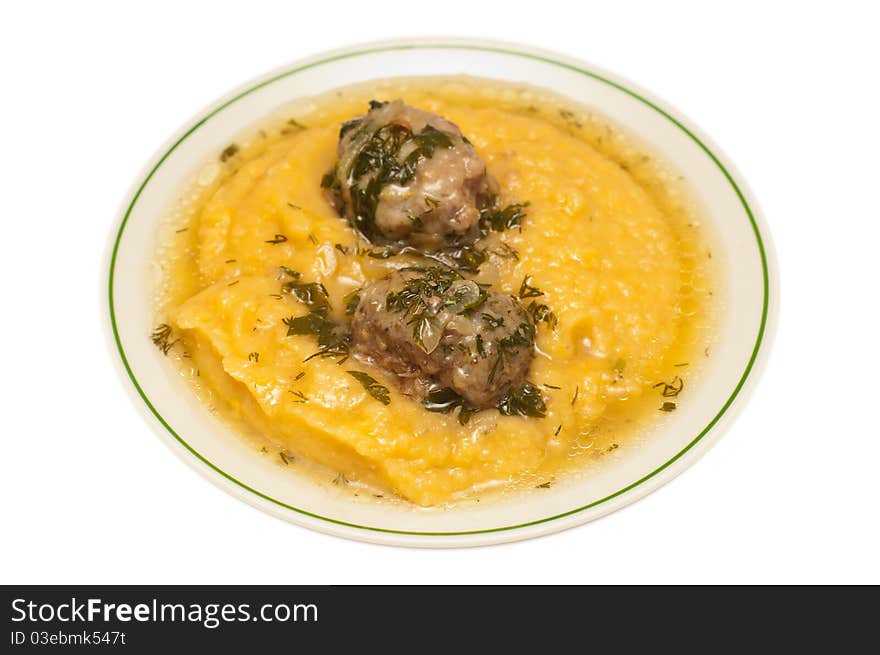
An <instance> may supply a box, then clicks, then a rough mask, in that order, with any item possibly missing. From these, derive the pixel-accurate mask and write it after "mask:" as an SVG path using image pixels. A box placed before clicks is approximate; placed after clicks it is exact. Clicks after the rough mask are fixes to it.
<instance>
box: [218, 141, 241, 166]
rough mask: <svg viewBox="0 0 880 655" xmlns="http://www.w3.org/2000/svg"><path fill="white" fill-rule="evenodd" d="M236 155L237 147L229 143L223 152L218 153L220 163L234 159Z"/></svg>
mask: <svg viewBox="0 0 880 655" xmlns="http://www.w3.org/2000/svg"><path fill="white" fill-rule="evenodd" d="M237 153H238V146H237V145H235V144H234V143H230V144H229V145H228V146H226V147H225V148H224V149H223V152H221V153H220V161H221V162H225V161H226V160H227V159H229V158H230V157H234V156H235V155H236V154H237Z"/></svg>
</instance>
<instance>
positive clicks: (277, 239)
mask: <svg viewBox="0 0 880 655" xmlns="http://www.w3.org/2000/svg"><path fill="white" fill-rule="evenodd" d="M285 241H287V237H286V236H284V235H283V234H276V235H275V237H274V238H273V239H266V241H264V242H263V243H271V244H272V245H276V244H279V243H284V242H285Z"/></svg>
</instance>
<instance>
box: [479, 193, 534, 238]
mask: <svg viewBox="0 0 880 655" xmlns="http://www.w3.org/2000/svg"><path fill="white" fill-rule="evenodd" d="M528 206H529V203H527V202H523V203H514V204H512V205H507V207H504V208H503V209H502V208H500V207H499V206H498V198H497V197H495V196H491V197H490V198H489V199H488V202H487V204H486V206H485V207H484V208H483V209H481V210H480V232H482V233H483V234H484V235H485V234H488V233H489V231H490V230H491V231H493V232H503V231H504V230H509V229H511V228H514V227H521V226H522V219H523V218H525V215H526V211H525V210H526V207H528Z"/></svg>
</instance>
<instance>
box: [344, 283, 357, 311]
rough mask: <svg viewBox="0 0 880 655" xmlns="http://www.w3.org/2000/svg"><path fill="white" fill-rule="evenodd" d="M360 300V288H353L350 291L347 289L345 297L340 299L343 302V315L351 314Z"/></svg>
mask: <svg viewBox="0 0 880 655" xmlns="http://www.w3.org/2000/svg"><path fill="white" fill-rule="evenodd" d="M360 301H361V289H360V288H357V289H353V290H352V291H349V292H348V293H347V294H345V297H343V299H342V302H343V303H345V315H346V316H351V315H352V314H354V310H356V309H357V306H358V303H360Z"/></svg>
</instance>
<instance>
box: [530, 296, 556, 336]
mask: <svg viewBox="0 0 880 655" xmlns="http://www.w3.org/2000/svg"><path fill="white" fill-rule="evenodd" d="M527 311H528V312H529V314H530V315H531V317H532V321H534V323H535V325H537V324H538V323H546V324H547V325H548V326H549V328H550V329H551V330H555V329H556V326H557V325H559V319H558V318H556V314H554V313H553V311H552V310H551V309H550V308H549V307H548V306H547V305H541V304H538V303H537V302H536V301H534V300H533V301H532V303H531V304H530V305H529V307H528V310H527Z"/></svg>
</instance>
